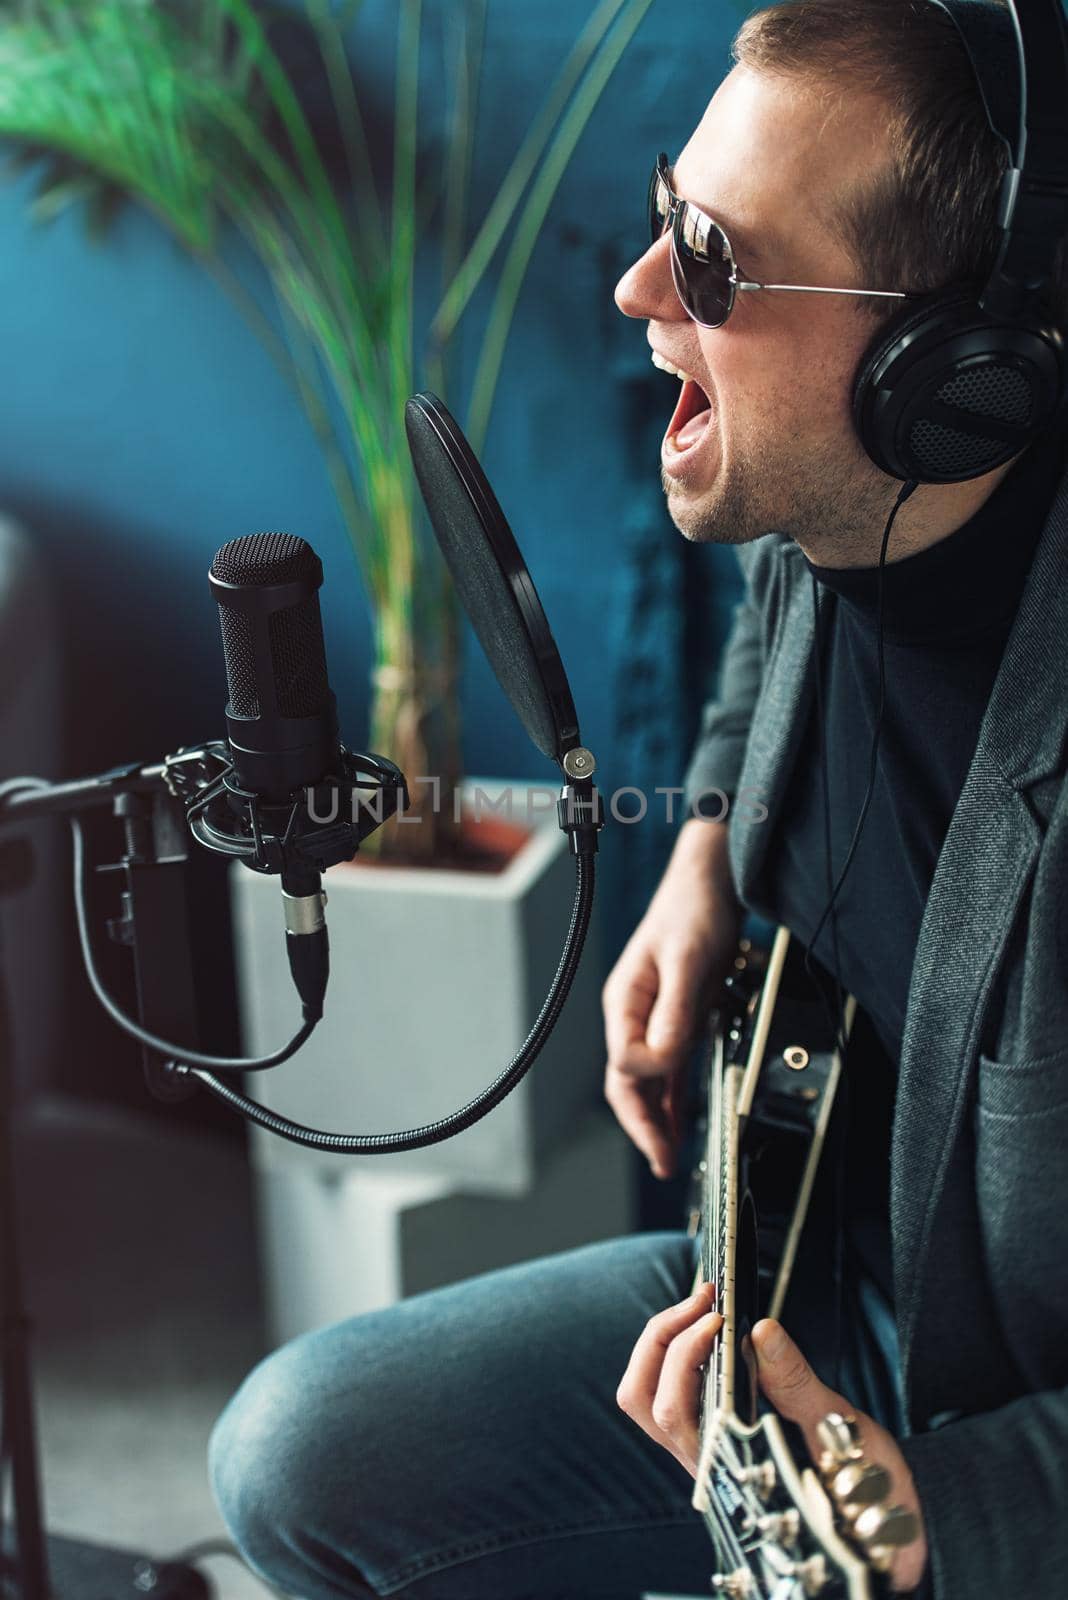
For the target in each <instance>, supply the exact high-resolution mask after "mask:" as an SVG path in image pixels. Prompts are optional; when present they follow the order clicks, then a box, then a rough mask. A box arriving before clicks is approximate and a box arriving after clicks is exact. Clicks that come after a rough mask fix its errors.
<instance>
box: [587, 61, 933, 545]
mask: <svg viewBox="0 0 1068 1600" xmlns="http://www.w3.org/2000/svg"><path fill="white" fill-rule="evenodd" d="M886 129H887V116H886V112H885V110H884V109H883V108H882V107H881V106H880V104H879V102H878V101H877V100H875V99H873V98H871V97H869V96H865V95H862V94H857V95H851V96H849V97H845V96H840V95H838V94H837V93H836V92H835V91H834V89H833V86H831V87H828V86H827V85H820V84H817V83H809V82H806V81H802V80H800V79H798V78H796V77H789V76H785V75H782V76H780V75H778V74H771V73H767V72H757V71H753V70H752V69H749V68H746V67H735V68H734V70H733V71H732V72H731V73H730V74H729V76H728V77H727V78H726V79H725V80H724V82H723V84H722V85H721V86H720V88H719V90H718V91H717V93H716V94H715V96H714V98H713V99H712V101H711V103H710V104H709V107H708V109H707V111H706V112H705V115H704V117H703V118H702V120H701V123H700V125H699V127H698V128H697V130H696V132H695V133H694V134H693V136H692V138H691V139H690V141H689V143H688V144H687V145H686V147H685V149H684V150H683V152H682V154H681V155H680V156H679V157H678V159H677V161H675V163H674V176H673V182H672V187H673V189H674V191H675V193H676V194H677V195H679V196H680V197H681V198H682V199H685V200H691V201H693V202H694V204H696V205H698V206H700V207H701V209H702V210H704V211H707V212H708V213H709V215H710V216H712V217H714V218H715V220H716V221H717V222H719V223H720V224H721V226H722V227H723V228H724V230H725V231H726V234H727V236H728V238H729V239H730V241H731V244H732V246H733V248H734V254H735V256H736V258H737V261H738V275H739V277H742V278H749V279H753V280H755V281H757V282H760V283H790V284H816V285H821V286H824V287H838V288H871V289H899V288H902V287H907V286H903V285H900V284H882V283H879V284H872V283H866V282H865V281H864V276H863V273H862V272H861V270H860V268H858V266H857V264H856V263H855V262H854V261H853V260H852V259H851V257H850V256H849V254H848V252H847V250H846V247H845V245H844V244H843V243H842V241H841V240H840V238H839V237H838V236H837V234H836V229H835V215H836V207H838V206H840V205H843V204H848V201H849V196H850V194H851V193H855V192H856V191H857V190H858V188H860V187H861V186H862V185H863V184H864V182H865V181H870V180H871V178H872V176H873V174H875V173H877V172H878V171H879V170H880V169H881V168H883V167H885V165H886V164H887V162H888V161H889V147H888V139H887V131H886ZM670 251H671V241H670V238H669V236H668V235H667V234H665V235H664V236H663V237H662V238H660V239H659V240H658V241H657V242H656V243H655V244H653V245H651V246H650V247H649V249H648V250H646V252H645V254H644V255H643V256H642V257H641V259H640V260H638V261H636V262H635V263H634V265H633V266H632V267H631V268H630V269H629V270H628V271H627V272H626V273H625V274H624V276H623V277H622V278H621V279H620V281H619V284H618V286H617V288H616V303H617V305H618V306H619V309H620V310H621V311H622V312H624V313H625V315H627V316H629V317H641V318H644V319H645V320H646V321H647V323H648V339H649V344H650V346H651V348H652V351H653V359H654V362H655V363H656V364H657V365H658V366H662V365H664V364H666V365H667V366H668V367H669V368H671V369H674V371H675V372H676V373H678V374H685V375H686V380H688V381H683V383H682V388H681V391H680V392H678V396H677V402H676V406H675V410H674V413H673V415H672V417H671V420H670V422H669V423H668V425H667V429H666V432H665V436H664V442H663V445H662V447H661V470H662V477H663V484H664V491H665V494H666V495H667V504H668V510H669V512H670V515H671V517H672V520H673V521H674V523H675V525H676V527H678V528H679V530H680V531H681V532H682V533H683V534H685V536H686V537H687V538H688V539H693V540H713V541H717V542H723V543H730V544H744V543H747V542H748V541H749V540H751V539H758V538H760V537H761V536H762V535H763V534H766V533H771V532H780V533H787V534H790V535H792V536H793V537H794V538H795V539H796V540H797V541H798V543H799V544H801V545H802V547H803V548H804V549H805V550H806V552H807V553H809V554H810V555H811V556H812V557H813V559H815V560H821V559H830V560H832V561H833V562H834V563H835V564H838V563H839V562H841V561H842V560H843V559H844V560H847V561H848V560H849V559H850V557H851V556H852V557H854V558H867V557H868V555H869V552H870V546H871V536H872V528H873V527H879V526H881V524H882V523H883V522H884V520H885V518H886V515H887V512H888V510H889V508H890V507H891V506H892V505H893V502H894V499H895V496H896V494H897V491H898V489H899V488H900V484H898V483H897V482H896V480H894V479H892V478H890V477H888V476H887V475H886V474H885V473H883V472H881V471H880V470H879V468H877V467H876V466H875V465H874V464H873V463H872V462H871V461H870V460H869V459H868V457H867V455H866V454H865V452H864V450H863V448H862V446H861V444H860V441H859V439H858V438H857V436H856V433H855V431H854V427H853V422H852V416H851V410H850V406H851V395H852V386H853V378H854V374H855V372H856V369H857V365H858V362H859V360H860V358H861V356H862V354H863V352H864V350H865V349H866V348H867V346H868V344H869V343H870V342H871V340H872V337H873V334H874V332H875V329H876V327H877V317H878V316H879V315H881V314H884V313H885V311H886V308H887V306H888V305H889V306H895V305H897V304H899V302H896V301H890V302H886V301H878V300H865V299H859V298H856V297H854V296H847V295H824V294H791V293H783V292H777V291H774V290H767V291H758V292H739V293H738V294H737V295H736V298H735V302H734V307H733V309H732V311H731V314H730V316H729V318H728V319H727V321H726V322H725V323H724V325H723V326H722V327H720V328H711V329H710V328H702V327H699V326H698V325H697V323H695V322H693V321H692V320H691V319H690V318H689V317H688V316H687V314H686V312H685V311H684V310H683V307H682V305H681V303H680V301H679V299H678V296H677V295H676V293H675V289H674V286H673V283H672V275H671V256H670ZM664 381H665V385H666V384H667V382H668V379H667V378H665V380H664ZM673 381H675V382H676V384H677V382H678V379H677V378H676V379H674V380H673Z"/></svg>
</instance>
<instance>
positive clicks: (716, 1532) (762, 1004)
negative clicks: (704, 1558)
mask: <svg viewBox="0 0 1068 1600" xmlns="http://www.w3.org/2000/svg"><path fill="white" fill-rule="evenodd" d="M836 1009H837V1000H836V997H835V996H834V995H833V993H832V992H831V991H830V990H829V989H828V991H827V992H826V993H825V994H824V995H823V998H822V1000H821V996H820V991H819V990H818V989H817V988H816V987H815V985H814V983H813V980H812V978H811V977H810V975H809V974H808V973H806V972H805V970H804V966H803V950H802V949H801V947H800V946H799V945H798V944H797V941H795V940H792V938H791V935H790V933H789V931H788V929H786V928H780V929H779V931H778V933H777V935H776V937H775V940H774V943H773V945H772V948H771V951H770V952H768V953H765V952H763V951H758V950H755V949H753V948H752V947H751V946H750V944H749V943H748V941H744V940H743V941H742V943H741V945H740V946H739V950H738V955H737V956H736V958H735V963H734V972H733V974H732V975H731V977H730V978H729V979H728V981H727V985H726V991H725V1000H724V1002H723V1005H722V1006H721V1008H720V1010H719V1011H718V1012H717V1013H716V1014H715V1016H714V1018H713V1029H712V1049H711V1051H710V1054H709V1059H708V1069H707V1075H708V1083H707V1094H706V1095H705V1104H706V1110H705V1114H704V1121H703V1127H701V1129H700V1139H699V1151H700V1156H699V1160H698V1163H697V1166H696V1168H695V1171H694V1178H693V1195H692V1201H691V1208H690V1222H689V1231H690V1234H691V1236H694V1237H697V1239H698V1248H699V1264H698V1269H697V1274H696V1278H695V1287H696V1286H698V1285H700V1284H701V1283H702V1282H711V1283H714V1284H715V1285H716V1309H717V1310H718V1311H719V1312H720V1313H721V1315H722V1317H723V1327H722V1329H721V1331H720V1334H719V1337H718V1339H717V1340H716V1343H715V1345H714V1346H713V1352H712V1356H711V1357H710V1359H709V1362H708V1365H707V1368H706V1370H705V1375H704V1380H703V1385H702V1398H701V1418H700V1440H701V1450H700V1458H699V1461H698V1467H697V1477H696V1481H695V1485H694V1494H693V1505H694V1508H695V1510H697V1511H699V1512H700V1513H701V1515H702V1517H703V1518H704V1521H705V1523H706V1526H707V1528H708V1531H709V1534H710V1535H711V1539H712V1543H713V1546H714V1549H715V1554H716V1572H715V1573H714V1575H713V1577H712V1588H713V1590H714V1591H715V1592H717V1593H721V1594H724V1595H727V1596H729V1597H730V1600H803V1597H806V1596H811V1595H820V1596H823V1597H824V1600H875V1597H877V1596H880V1595H882V1594H883V1593H884V1592H885V1580H884V1578H883V1576H882V1575H883V1574H885V1573H886V1572H887V1570H888V1569H889V1566H890V1563H891V1561H892V1559H893V1555H894V1551H895V1550H896V1549H897V1548H899V1547H900V1546H901V1545H904V1544H908V1543H910V1542H911V1541H912V1540H913V1539H915V1538H916V1537H917V1535H918V1533H919V1526H918V1522H917V1519H916V1517H915V1516H914V1515H913V1514H912V1513H911V1512H907V1511H905V1510H904V1509H903V1508H902V1507H900V1506H889V1505H888V1504H887V1503H886V1502H887V1497H888V1495H889V1491H890V1482H889V1477H888V1475H887V1473H886V1472H885V1470H884V1469H883V1468H882V1467H879V1466H875V1465H873V1464H871V1463H869V1462H867V1461H865V1460H864V1458H863V1455H862V1453H861V1451H860V1448H859V1444H858V1440H857V1435H856V1430H855V1428H854V1426H853V1419H851V1418H849V1417H843V1416H839V1415H838V1414H837V1413H831V1414H830V1415H828V1416H827V1417H825V1418H824V1419H823V1420H822V1421H821V1423H820V1425H819V1430H818V1431H819V1436H820V1443H821V1446H822V1451H821V1457H820V1462H819V1472H818V1473H817V1472H816V1471H814V1470H813V1469H812V1468H811V1467H810V1466H808V1465H806V1466H804V1467H799V1466H798V1464H797V1462H796V1461H795V1459H794V1455H793V1452H792V1450H791V1448H790V1445H789V1443H788V1441H787V1437H786V1433H785V1430H784V1427H783V1424H782V1422H781V1420H780V1419H779V1418H778V1417H777V1416H776V1415H775V1413H774V1412H767V1413H765V1415H763V1416H761V1415H759V1413H758V1392H759V1391H758V1385H757V1376H756V1356H755V1353H754V1352H753V1348H752V1343H751V1339H750V1333H751V1330H752V1328H753V1326H754V1324H755V1323H756V1322H757V1321H759V1319H760V1318H761V1317H764V1316H770V1317H776V1318H778V1317H780V1315H781V1312H782V1306H783V1302H784V1301H785V1298H786V1292H787V1289H788V1287H789V1284H790V1275H791V1272H792V1269H793V1266H794V1262H795V1259H796V1256H797V1250H798V1245H799V1242H800V1238H801V1231H802V1228H803V1226H804V1222H805V1217H806V1214H807V1211H808V1206H809V1201H810V1198H811V1195H812V1189H813V1184H814V1182H815V1177H816V1169H817V1166H818V1163H819V1159H820V1155H821V1152H822V1150H823V1146H824V1142H825V1139H826V1135H827V1128H828V1124H829V1122H830V1116H831V1110H832V1107H833V1105H834V1098H835V1092H836V1090H837V1088H838V1083H839V1080H840V1077H841V1072H842V1061H841V1053H840V1049H839V1047H838V1040H837V1038H836V1031H837V1028H836ZM855 1010H856V1004H855V1001H854V1000H853V998H852V997H851V996H850V997H849V998H848V999H847V1000H846V1002H845V1004H844V1006H843V1015H842V1022H841V1027H842V1040H843V1042H844V1041H845V1040H846V1039H848V1035H849V1031H850V1029H851V1027H852V1023H853V1017H854V1013H855Z"/></svg>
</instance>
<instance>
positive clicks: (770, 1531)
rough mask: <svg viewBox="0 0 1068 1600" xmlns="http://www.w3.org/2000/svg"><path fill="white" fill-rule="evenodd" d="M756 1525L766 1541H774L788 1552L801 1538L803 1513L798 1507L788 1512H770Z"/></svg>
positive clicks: (760, 1518)
mask: <svg viewBox="0 0 1068 1600" xmlns="http://www.w3.org/2000/svg"><path fill="white" fill-rule="evenodd" d="M756 1525H757V1527H758V1528H759V1529H760V1532H761V1533H762V1534H763V1535H764V1537H765V1538H766V1539H773V1540H774V1541H775V1543H776V1544H781V1545H783V1546H784V1547H785V1548H786V1549H787V1550H789V1549H790V1547H791V1546H792V1545H795V1544H796V1543H797V1541H798V1539H799V1538H800V1537H801V1513H800V1511H798V1509H797V1507H796V1506H790V1507H788V1509H787V1510H786V1511H769V1512H767V1513H766V1514H765V1515H764V1516H762V1517H758V1518H757V1523H756Z"/></svg>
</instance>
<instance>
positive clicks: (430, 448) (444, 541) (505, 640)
mask: <svg viewBox="0 0 1068 1600" xmlns="http://www.w3.org/2000/svg"><path fill="white" fill-rule="evenodd" d="M420 399H421V397H420ZM439 407H440V403H439ZM443 419H444V420H445V423H446V424H447V423H449V422H451V418H449V417H448V413H447V412H445V410H444V407H440V409H439V413H438V416H437V418H436V423H437V425H435V421H432V420H431V418H430V417H429V416H428V415H427V412H426V410H425V409H424V407H423V406H422V405H421V404H420V403H419V401H417V400H409V402H408V405H407V407H406V409H405V426H406V428H407V431H408V444H409V448H410V449H411V453H412V464H413V466H414V467H415V475H416V477H417V478H418V480H419V487H420V489H421V490H422V492H423V499H424V500H425V502H426V508H427V511H428V513H429V516H430V521H431V525H432V526H433V529H434V533H435V534H436V536H437V541H438V544H439V545H440V546H441V553H442V555H443V556H444V557H445V561H446V563H447V565H448V568H449V571H450V572H451V573H452V577H453V582H454V583H455V584H456V589H457V593H458V594H459V596H460V600H461V603H462V604H463V607H464V610H465V611H466V612H467V615H468V617H469V619H470V622H471V626H472V627H473V628H474V630H475V633H476V634H477V635H478V638H479V642H480V643H481V645H482V648H483V650H484V651H485V652H486V656H487V658H488V660H489V664H490V666H491V667H492V668H493V671H494V673H495V674H496V677H497V682H498V683H499V684H500V686H501V688H502V689H503V690H504V692H505V694H506V695H507V696H508V698H509V700H510V701H511V703H512V706H513V709H514V710H515V713H516V715H517V716H518V717H519V719H520V721H521V722H522V724H523V726H524V727H525V728H526V730H527V733H528V734H529V735H530V737H531V739H532V740H533V742H534V744H535V745H536V746H537V748H538V749H539V750H540V751H541V753H542V754H543V755H545V756H548V757H549V759H550V760H552V761H558V760H559V759H560V756H561V731H562V730H561V729H560V728H559V726H558V717H557V714H556V711H555V710H554V706H553V700H552V697H551V695H550V692H549V689H548V687H547V685H546V682H545V674H544V671H543V662H544V660H545V656H546V654H547V652H548V651H551V656H552V658H554V659H553V660H552V661H550V663H549V665H550V666H553V665H555V666H557V668H558V670H559V673H560V675H561V678H562V676H563V668H562V666H560V665H559V657H558V656H557V655H556V647H555V645H554V644H553V640H552V635H551V633H550V632H549V626H548V623H547V622H546V621H545V617H544V613H543V612H542V611H541V606H540V603H539V602H538V597H537V593H536V592H535V589H534V585H533V583H532V582H531V579H530V574H529V573H528V572H527V569H526V566H525V565H524V563H523V558H522V556H521V555H520V553H519V549H518V546H517V545H516V543H515V540H514V538H513V537H512V534H511V530H510V529H509V527H508V524H507V523H506V522H505V520H504V514H503V512H502V511H501V508H500V506H499V505H498V504H497V500H496V498H495V496H494V494H493V491H492V489H491V488H490V486H489V484H488V482H487V481H486V479H485V477H484V476H483V475H482V473H481V471H480V469H479V468H478V465H477V463H476V462H475V460H474V457H473V456H472V455H471V452H470V450H469V449H468V448H467V447H466V443H465V441H463V435H462V434H460V432H459V429H457V428H456V427H455V424H452V428H451V429H450V428H449V427H448V426H447V425H446V426H445V427H444V437H443V433H442V432H441V431H439V428H441V426H442V421H443ZM453 433H455V437H450V435H452V434H453ZM517 589H518V590H519V592H520V593H521V594H522V596H523V602H522V604H521V603H520V598H519V595H518V594H517ZM532 607H533V608H536V609H535V610H534V611H533V613H532ZM532 615H533V620H534V621H535V624H537V622H538V619H539V618H540V626H538V628H537V633H538V638H537V642H535V638H534V637H532V634H531V628H530V625H529V619H531V618H532ZM539 650H540V652H541V659H539ZM564 684H565V691H566V680H564ZM566 700H567V702H570V694H569V693H567V694H566ZM570 710H571V718H570V720H571V721H573V720H574V708H573V707H570Z"/></svg>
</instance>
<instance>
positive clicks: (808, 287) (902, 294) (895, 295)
mask: <svg viewBox="0 0 1068 1600" xmlns="http://www.w3.org/2000/svg"><path fill="white" fill-rule="evenodd" d="M734 287H735V288H736V289H786V290H788V291H791V292H793V293H794V294H862V295H874V296H876V298H878V299H880V300H909V299H911V298H912V297H911V296H910V295H909V294H908V293H907V292H906V291H904V290H902V289H826V288H823V287H822V285H817V284H814V283H747V282H746V281H745V279H743V278H736V279H735V280H734Z"/></svg>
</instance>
